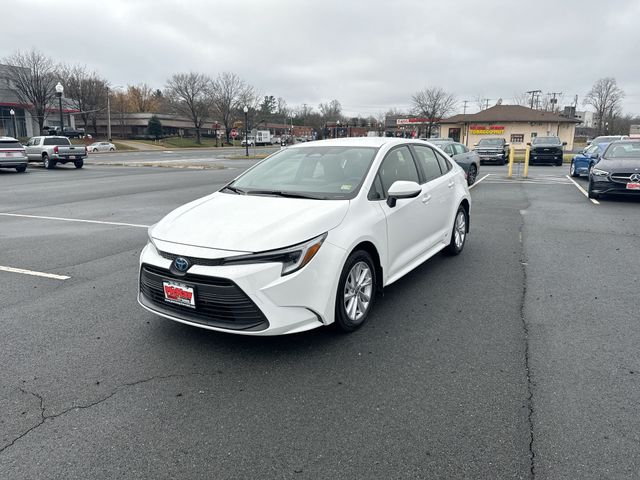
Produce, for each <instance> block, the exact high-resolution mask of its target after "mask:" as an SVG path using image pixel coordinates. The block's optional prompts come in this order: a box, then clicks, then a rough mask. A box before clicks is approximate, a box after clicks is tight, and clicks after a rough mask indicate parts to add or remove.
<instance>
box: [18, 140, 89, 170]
mask: <svg viewBox="0 0 640 480" xmlns="http://www.w3.org/2000/svg"><path fill="white" fill-rule="evenodd" d="M25 150H26V151H27V156H28V157H29V161H30V162H43V163H44V167H45V168H48V169H51V168H55V167H56V165H57V164H58V163H62V164H64V163H68V162H73V164H74V165H75V167H76V168H82V166H83V165H84V157H86V156H87V147H85V146H84V145H72V144H71V142H70V141H69V139H68V138H67V137H49V136H47V137H32V138H31V139H29V141H28V142H27V144H26V145H25Z"/></svg>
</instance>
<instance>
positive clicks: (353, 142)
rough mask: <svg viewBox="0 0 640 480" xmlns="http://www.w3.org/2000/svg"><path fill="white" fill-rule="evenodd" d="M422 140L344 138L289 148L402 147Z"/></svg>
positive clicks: (419, 142) (306, 143) (421, 142)
mask: <svg viewBox="0 0 640 480" xmlns="http://www.w3.org/2000/svg"><path fill="white" fill-rule="evenodd" d="M424 142H425V141H424V140H418V139H413V138H396V137H346V138H330V139H328V140H315V141H312V142H303V143H300V144H296V145H295V146H293V147H290V148H313V147H320V146H323V147H325V146H326V147H338V146H340V147H373V148H380V147H383V146H385V145H403V144H406V143H414V144H418V145H420V144H424Z"/></svg>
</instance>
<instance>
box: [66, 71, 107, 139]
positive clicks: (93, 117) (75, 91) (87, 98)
mask: <svg viewBox="0 0 640 480" xmlns="http://www.w3.org/2000/svg"><path fill="white" fill-rule="evenodd" d="M61 76H62V79H63V83H64V89H65V96H66V97H67V102H69V103H70V104H71V106H73V107H74V108H75V109H77V110H79V111H80V113H79V114H78V115H80V118H81V119H82V122H83V123H84V126H85V128H87V129H88V127H89V124H92V125H93V132H94V134H95V135H96V136H97V135H98V131H97V130H98V128H97V115H98V114H99V113H100V112H101V111H103V110H105V109H106V107H107V95H108V92H109V83H108V82H107V81H106V80H105V79H104V78H102V77H100V76H98V75H97V74H96V73H95V72H88V71H87V69H86V68H85V67H84V66H81V65H76V66H64V67H62V69H61Z"/></svg>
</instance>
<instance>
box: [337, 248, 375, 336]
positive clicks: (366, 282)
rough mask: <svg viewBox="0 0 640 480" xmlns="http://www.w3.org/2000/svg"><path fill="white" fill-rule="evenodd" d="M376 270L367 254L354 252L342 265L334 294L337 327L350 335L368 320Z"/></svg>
mask: <svg viewBox="0 0 640 480" xmlns="http://www.w3.org/2000/svg"><path fill="white" fill-rule="evenodd" d="M376 285H377V283H376V269H375V266H374V263H373V259H372V258H371V255H369V253H368V252H366V251H364V250H356V251H355V252H353V253H352V254H351V255H349V258H347V261H346V262H345V264H344V267H343V268H342V273H341V274H340V281H339V282H338V292H337V295H336V325H337V326H338V328H339V329H340V330H342V331H343V332H353V331H355V330H357V329H358V328H360V327H361V326H362V325H363V324H364V322H366V321H367V318H368V317H369V313H370V312H371V308H372V307H373V302H374V300H375V293H376Z"/></svg>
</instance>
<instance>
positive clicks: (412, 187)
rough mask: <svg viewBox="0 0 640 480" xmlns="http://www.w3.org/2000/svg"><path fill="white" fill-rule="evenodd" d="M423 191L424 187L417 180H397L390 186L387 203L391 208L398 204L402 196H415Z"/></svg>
mask: <svg viewBox="0 0 640 480" xmlns="http://www.w3.org/2000/svg"><path fill="white" fill-rule="evenodd" d="M420 192H422V187H420V185H418V184H417V183H416V182H409V181H406V180H396V181H395V182H393V184H392V185H391V187H389V192H388V193H387V205H389V208H393V207H395V206H396V201H397V200H399V199H402V198H415V197H417V196H418V195H420Z"/></svg>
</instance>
